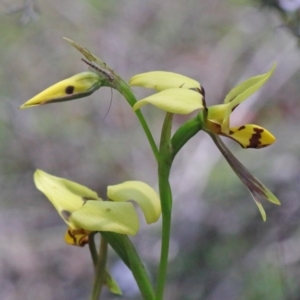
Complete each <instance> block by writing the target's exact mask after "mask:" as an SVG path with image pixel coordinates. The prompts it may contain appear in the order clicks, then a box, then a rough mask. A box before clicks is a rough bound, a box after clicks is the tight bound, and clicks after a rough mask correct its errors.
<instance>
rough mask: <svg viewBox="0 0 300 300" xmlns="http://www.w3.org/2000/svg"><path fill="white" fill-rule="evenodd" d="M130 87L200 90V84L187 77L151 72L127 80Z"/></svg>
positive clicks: (170, 73)
mask: <svg viewBox="0 0 300 300" xmlns="http://www.w3.org/2000/svg"><path fill="white" fill-rule="evenodd" d="M129 85H131V86H142V87H145V88H150V89H156V90H157V91H162V90H166V89H170V88H184V89H191V88H194V89H201V86H200V83H199V82H198V81H196V80H194V79H192V78H189V77H187V76H184V75H181V74H177V73H172V72H164V71H152V72H147V73H142V74H137V75H135V76H133V77H132V78H131V79H130V80H129Z"/></svg>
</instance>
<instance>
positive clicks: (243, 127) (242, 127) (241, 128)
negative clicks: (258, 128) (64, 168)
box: [238, 125, 246, 131]
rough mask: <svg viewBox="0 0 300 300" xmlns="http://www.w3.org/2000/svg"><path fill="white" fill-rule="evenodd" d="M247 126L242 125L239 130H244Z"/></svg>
mask: <svg viewBox="0 0 300 300" xmlns="http://www.w3.org/2000/svg"><path fill="white" fill-rule="evenodd" d="M245 128H246V126H244V125H243V126H241V127H239V128H238V131H240V130H243V129H245Z"/></svg>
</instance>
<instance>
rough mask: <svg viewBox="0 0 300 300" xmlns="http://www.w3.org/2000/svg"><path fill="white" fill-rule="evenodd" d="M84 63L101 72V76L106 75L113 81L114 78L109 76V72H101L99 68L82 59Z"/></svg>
mask: <svg viewBox="0 0 300 300" xmlns="http://www.w3.org/2000/svg"><path fill="white" fill-rule="evenodd" d="M81 60H82V61H83V62H85V63H86V64H87V65H89V66H90V67H92V68H93V69H95V70H96V71H98V72H100V73H101V74H103V75H105V76H106V77H107V78H108V79H109V81H111V82H112V81H113V80H114V77H113V76H112V75H111V74H108V73H107V72H105V71H104V70H101V69H100V68H99V67H97V66H95V65H94V64H92V63H90V62H89V61H87V60H85V59H83V58H82V59H81Z"/></svg>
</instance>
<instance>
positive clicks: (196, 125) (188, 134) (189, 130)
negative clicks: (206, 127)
mask: <svg viewBox="0 0 300 300" xmlns="http://www.w3.org/2000/svg"><path fill="white" fill-rule="evenodd" d="M201 129H202V128H201V122H200V120H199V117H198V116H196V117H195V118H193V119H191V120H188V121H187V122H185V123H184V124H183V125H181V126H180V127H179V128H178V129H177V131H176V132H175V134H174V135H173V137H172V140H171V142H172V147H173V153H172V157H173V159H174V158H175V156H176V154H177V153H178V152H179V150H180V149H181V148H182V147H183V146H184V145H185V144H186V143H187V142H188V140H190V139H191V138H192V137H193V136H194V135H195V134H196V133H198V132H199V131H200V130H201Z"/></svg>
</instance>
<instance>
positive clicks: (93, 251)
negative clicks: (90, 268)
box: [89, 232, 98, 268]
mask: <svg viewBox="0 0 300 300" xmlns="http://www.w3.org/2000/svg"><path fill="white" fill-rule="evenodd" d="M96 233H97V232H92V233H91V234H90V235H89V249H90V252H91V256H92V261H93V265H94V268H96V265H97V259H98V254H97V248H96V245H95V235H96Z"/></svg>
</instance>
